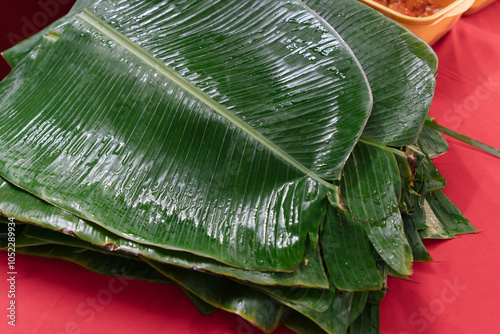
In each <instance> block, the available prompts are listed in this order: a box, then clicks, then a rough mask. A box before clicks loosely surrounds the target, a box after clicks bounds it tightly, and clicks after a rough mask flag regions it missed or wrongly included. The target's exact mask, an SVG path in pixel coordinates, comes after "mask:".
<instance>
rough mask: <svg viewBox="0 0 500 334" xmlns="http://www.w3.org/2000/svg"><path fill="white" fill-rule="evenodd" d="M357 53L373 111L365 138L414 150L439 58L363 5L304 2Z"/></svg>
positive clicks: (338, 0) (348, 0)
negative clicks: (370, 95) (410, 147)
mask: <svg viewBox="0 0 500 334" xmlns="http://www.w3.org/2000/svg"><path fill="white" fill-rule="evenodd" d="M304 2H305V3H306V4H307V5H308V6H310V7H311V8H312V9H313V10H315V11H316V12H317V13H318V14H319V15H320V16H321V17H322V18H324V19H325V21H327V22H328V23H329V24H331V25H332V26H333V27H334V28H335V30H336V31H337V32H338V33H339V34H340V35H341V36H342V38H343V39H344V41H346V43H347V44H348V45H349V47H350V48H351V49H352V51H353V52H354V54H355V55H356V58H357V59H358V60H359V62H360V64H361V66H362V67H363V69H364V71H365V73H366V77H367V78H368V81H369V82H370V87H371V91H372V94H373V101H374V102H373V110H372V113H371V115H370V118H369V120H368V122H367V124H366V127H365V128H364V130H363V137H366V138H369V139H372V140H375V141H378V142H381V143H384V144H387V145H392V146H404V145H410V144H413V143H414V142H415V141H416V140H417V137H418V135H419V132H420V130H421V129H422V125H423V122H424V120H425V116H426V115H427V112H428V111H429V108H430V105H431V101H432V97H433V96H434V88H435V85H436V80H435V76H436V73H437V65H438V61H437V56H436V55H435V53H434V52H433V50H432V49H431V47H429V46H428V45H427V44H425V43H422V41H421V40H419V39H418V38H415V35H413V33H411V32H410V31H408V30H407V29H405V28H403V27H402V26H401V25H399V24H397V23H395V22H394V21H393V20H390V19H388V18H387V17H386V16H384V15H382V14H381V13H379V12H377V11H375V10H372V9H371V8H368V6H366V5H365V4H363V3H360V2H359V1H357V0H304Z"/></svg>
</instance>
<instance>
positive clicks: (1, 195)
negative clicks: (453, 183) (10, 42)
mask: <svg viewBox="0 0 500 334" xmlns="http://www.w3.org/2000/svg"><path fill="white" fill-rule="evenodd" d="M3 56H4V58H5V59H6V60H7V61H8V62H9V64H10V65H11V66H12V68H13V70H12V71H11V73H10V74H9V75H8V76H7V77H6V78H5V79H4V80H3V81H2V82H1V83H0V100H1V102H0V115H1V120H2V121H1V122H0V175H1V177H2V179H1V180H0V212H1V215H2V217H1V218H0V219H1V221H2V222H3V223H4V224H1V226H2V231H1V232H2V234H1V236H2V238H1V239H0V240H1V242H2V245H1V246H2V247H6V246H7V244H8V238H7V235H8V226H9V225H8V224H6V223H8V222H9V221H12V222H15V224H16V228H15V230H16V236H17V239H16V241H15V243H16V250H17V252H18V253H23V254H32V255H38V256H43V257H54V258H61V259H65V260H69V261H72V262H75V263H77V264H79V265H81V266H83V267H86V268H88V269H90V270H93V271H96V272H99V273H103V274H110V275H113V274H115V273H120V275H124V276H126V277H133V278H137V279H142V280H150V281H156V282H165V283H175V284H178V285H179V286H181V287H182V288H183V289H184V291H185V292H186V294H187V295H188V296H189V298H191V300H192V301H193V302H194V303H195V304H196V305H197V306H198V307H199V309H200V310H201V311H202V312H203V313H210V312H212V311H214V310H216V309H222V310H226V311H228V312H233V313H236V314H238V315H239V316H241V317H243V318H244V319H246V320H247V321H249V322H250V323H252V324H253V325H255V326H256V327H258V328H260V329H261V330H262V331H264V332H266V333H271V332H273V330H275V329H276V328H277V327H278V326H279V325H280V324H284V325H285V326H287V327H289V328H290V329H292V330H293V331H295V332H297V333H308V334H310V333H350V334H355V333H363V334H369V333H378V331H379V330H378V318H379V304H380V301H381V300H382V299H383V297H384V294H385V290H386V289H387V285H386V282H387V277H388V276H395V277H400V278H406V277H407V276H409V275H411V274H412V262H413V261H430V260H431V257H430V256H429V253H428V252H427V250H426V249H425V247H424V244H423V243H422V239H425V238H438V239H446V238H452V237H454V236H455V235H457V234H463V233H472V232H476V230H475V229H474V227H472V226H471V225H470V224H469V222H468V221H467V219H466V218H465V217H464V216H463V215H462V214H461V213H460V211H459V210H458V209H457V208H456V207H455V206H454V205H453V203H452V202H450V200H448V199H447V197H446V196H445V195H444V194H443V192H442V188H443V187H444V186H445V183H446V182H445V180H444V178H443V177H442V175H441V174H440V173H439V172H438V171H437V170H436V168H435V166H434V165H433V163H432V162H431V160H430V159H431V158H433V157H435V156H437V155H440V154H442V153H445V152H446V150H447V148H448V146H447V143H446V141H445V140H444V138H443V137H442V136H441V134H440V133H439V132H437V131H436V130H435V129H433V128H432V127H431V126H428V125H424V124H429V123H426V122H429V120H426V117H428V116H427V112H428V110H429V107H430V104H431V101H432V97H433V94H434V87H435V75H436V71H437V59H436V56H435V54H434V53H433V51H432V50H431V49H430V47H429V46H428V45H427V44H425V43H424V42H422V41H421V40H420V39H418V38H417V37H415V36H414V35H413V34H412V33H410V32H408V31H407V30H405V29H404V28H403V27H401V26H399V25H397V24H396V23H394V22H392V21H391V20H389V19H387V18H386V17H384V16H382V15H380V14H379V13H377V12H376V11H374V10H372V9H370V8H368V7H366V6H365V5H363V4H361V3H358V2H357V1H356V0H304V1H300V0H259V1H250V0H196V1H194V0H189V1H183V0H148V1H146V0H81V1H77V2H76V4H75V6H74V8H73V9H72V11H71V12H70V13H69V14H68V15H66V16H65V17H63V18H62V19H60V20H58V21H56V22H55V23H53V24H52V25H51V26H49V27H47V28H46V29H44V30H42V31H41V32H39V33H38V34H37V35H35V36H33V37H31V38H29V39H27V40H26V41H24V42H21V43H20V44H18V45H16V46H14V47H13V48H11V49H9V50H7V51H5V52H4V53H3ZM11 225H12V224H11Z"/></svg>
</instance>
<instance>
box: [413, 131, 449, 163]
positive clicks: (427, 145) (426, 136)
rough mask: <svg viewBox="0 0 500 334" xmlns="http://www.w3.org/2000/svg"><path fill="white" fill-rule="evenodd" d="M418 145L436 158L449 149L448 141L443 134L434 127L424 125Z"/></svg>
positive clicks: (431, 156)
mask: <svg viewBox="0 0 500 334" xmlns="http://www.w3.org/2000/svg"><path fill="white" fill-rule="evenodd" d="M417 145H418V147H419V148H420V149H421V150H422V152H424V153H425V154H426V155H428V156H429V157H430V158H436V157H438V156H440V155H442V154H444V153H446V152H447V151H448V149H449V146H448V142H447V141H446V139H444V137H443V135H442V134H441V133H440V132H439V131H437V130H434V129H431V128H429V127H428V126H424V127H423V128H422V132H421V133H420V136H419V137H418V141H417Z"/></svg>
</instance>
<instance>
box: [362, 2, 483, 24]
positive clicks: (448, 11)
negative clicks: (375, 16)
mask: <svg viewBox="0 0 500 334" xmlns="http://www.w3.org/2000/svg"><path fill="white" fill-rule="evenodd" d="M360 1H361V2H363V3H364V4H366V5H369V6H370V7H372V8H374V9H376V10H377V11H379V12H381V13H383V14H385V15H387V16H389V17H390V18H392V19H395V20H396V21H397V22H399V23H404V24H406V25H414V26H422V25H433V24H436V23H438V22H439V21H441V20H443V19H445V18H446V17H450V16H455V15H460V14H463V13H464V12H465V11H466V10H468V9H469V8H470V7H471V6H472V5H473V4H474V0H455V1H453V2H452V3H450V4H449V5H448V6H446V7H444V8H443V9H441V10H440V11H438V12H437V13H434V14H432V15H429V16H426V17H412V16H408V15H405V14H401V13H399V12H397V11H395V10H393V9H391V8H389V7H386V6H384V5H382V4H379V3H378V2H375V1H373V0H360Z"/></svg>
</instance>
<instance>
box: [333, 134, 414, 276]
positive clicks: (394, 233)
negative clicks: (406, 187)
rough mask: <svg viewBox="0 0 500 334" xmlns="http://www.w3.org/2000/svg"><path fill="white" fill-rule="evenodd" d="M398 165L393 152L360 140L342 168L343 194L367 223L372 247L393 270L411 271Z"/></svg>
mask: <svg viewBox="0 0 500 334" xmlns="http://www.w3.org/2000/svg"><path fill="white" fill-rule="evenodd" d="M400 191H401V180H400V176H399V169H398V165H397V162H396V159H395V158H394V155H393V153H391V152H388V151H386V150H383V149H381V148H378V147H375V146H371V145H367V144H364V143H358V145H356V147H355V149H354V151H353V152H352V154H351V156H350V157H349V160H348V162H347V164H346V166H345V168H344V171H343V178H342V183H341V192H342V198H343V199H344V202H345V204H346V206H347V207H348V208H349V211H350V212H351V214H352V217H353V219H354V220H357V221H359V222H361V223H363V224H364V225H365V230H366V232H367V234H368V238H369V239H370V241H371V243H372V245H373V247H374V248H375V249H376V250H377V252H378V254H379V255H380V256H381V257H382V259H383V260H384V261H385V262H386V263H387V264H389V265H390V266H391V267H392V268H393V269H394V270H396V271H397V272H399V273H401V274H403V275H409V274H411V261H412V253H411V247H410V245H409V244H408V241H407V240H406V236H405V234H404V227H403V219H402V217H401V214H400V212H399V206H398V203H399V199H398V198H397V195H396V193H397V192H400Z"/></svg>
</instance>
